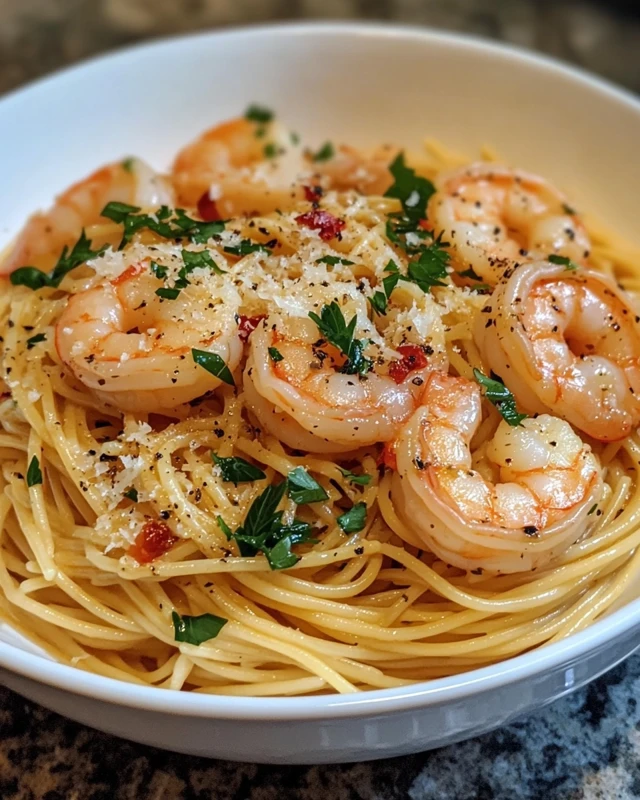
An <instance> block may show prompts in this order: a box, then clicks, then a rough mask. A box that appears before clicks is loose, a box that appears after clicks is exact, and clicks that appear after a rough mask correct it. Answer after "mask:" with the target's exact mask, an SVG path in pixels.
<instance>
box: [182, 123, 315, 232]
mask: <svg viewBox="0 0 640 800" xmlns="http://www.w3.org/2000/svg"><path fill="white" fill-rule="evenodd" d="M267 154H268V155H267ZM303 168H304V159H303V156H302V149H301V148H300V147H299V146H298V145H296V144H294V142H293V141H292V140H291V136H290V134H289V133H288V131H287V130H286V129H285V128H284V127H283V126H282V125H280V124H279V123H277V122H269V123H266V124H264V125H262V124H260V123H257V122H253V121H251V120H248V119H244V118H238V119H232V120H229V121H228V122H223V123H221V124H220V125H216V126H214V127H213V128H210V129H209V130H207V131H205V132H204V133H203V134H202V135H201V136H200V137H198V138H197V139H196V140H195V141H194V142H192V143H191V144H189V145H187V146H186V147H185V148H184V149H183V150H181V151H180V152H179V153H178V155H177V157H176V159H175V161H174V164H173V169H172V172H171V176H172V180H173V184H174V186H175V190H176V195H177V199H178V203H180V204H182V205H186V206H190V207H193V206H195V205H197V203H198V201H199V200H200V199H201V198H202V197H203V196H209V197H210V198H211V199H212V200H214V201H215V203H216V206H217V209H218V211H219V213H220V215H221V216H222V217H224V218H226V217H232V216H238V215H240V214H247V215H251V214H265V213H269V212H270V211H274V210H275V209H276V208H287V207H288V206H290V205H291V203H292V202H295V201H296V200H299V199H301V198H302V196H303V193H302V184H301V182H300V180H299V175H300V174H301V173H302V172H303V171H304V169H303Z"/></svg>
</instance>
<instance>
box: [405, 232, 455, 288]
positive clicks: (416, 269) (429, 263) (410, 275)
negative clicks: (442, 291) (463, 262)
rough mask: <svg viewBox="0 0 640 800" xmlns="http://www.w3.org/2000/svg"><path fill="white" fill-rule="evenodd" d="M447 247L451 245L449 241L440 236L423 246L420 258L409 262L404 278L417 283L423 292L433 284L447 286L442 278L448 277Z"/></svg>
mask: <svg viewBox="0 0 640 800" xmlns="http://www.w3.org/2000/svg"><path fill="white" fill-rule="evenodd" d="M446 247H449V245H448V243H447V242H442V241H441V240H440V238H438V239H436V240H435V241H433V242H432V243H431V244H430V245H426V246H425V247H423V248H422V249H421V251H420V255H419V256H418V258H417V259H416V260H415V261H410V262H409V266H408V267H407V277H406V278H403V280H409V281H411V282H412V283H415V284H417V285H418V286H419V287H420V288H421V289H422V291H423V292H429V290H430V289H431V287H432V286H445V284H444V283H443V282H442V278H446V277H447V265H448V264H449V253H447V251H446V250H445V249H444V248H446Z"/></svg>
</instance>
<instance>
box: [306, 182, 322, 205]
mask: <svg viewBox="0 0 640 800" xmlns="http://www.w3.org/2000/svg"><path fill="white" fill-rule="evenodd" d="M302 188H303V189H304V196H305V198H306V199H307V200H308V201H309V202H310V203H317V202H318V201H319V200H320V198H321V197H322V186H303V187H302Z"/></svg>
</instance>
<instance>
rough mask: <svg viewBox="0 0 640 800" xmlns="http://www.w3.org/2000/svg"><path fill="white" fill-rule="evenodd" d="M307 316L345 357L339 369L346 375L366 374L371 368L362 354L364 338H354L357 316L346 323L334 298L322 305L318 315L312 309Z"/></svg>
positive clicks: (369, 362)
mask: <svg viewBox="0 0 640 800" xmlns="http://www.w3.org/2000/svg"><path fill="white" fill-rule="evenodd" d="M309 317H310V318H311V319H312V320H313V321H314V322H315V323H316V325H317V326H318V329H319V330H320V333H321V334H322V335H323V336H324V337H325V339H326V340H327V341H328V342H329V343H330V344H332V345H334V346H335V347H337V348H338V350H340V352H341V353H342V354H343V355H344V356H345V357H346V359H347V361H346V364H345V365H344V366H343V367H342V369H341V370H340V371H341V372H344V373H345V374H347V375H366V374H367V372H369V370H370V369H371V361H369V359H367V358H365V357H364V355H363V352H364V348H365V344H366V340H365V341H360V340H359V339H354V338H353V334H354V333H355V330H356V322H357V317H356V315H355V314H354V316H353V317H352V319H351V322H349V324H348V325H347V323H346V320H345V318H344V315H343V313H342V310H341V309H340V306H339V305H338V304H337V303H336V302H335V300H334V301H333V302H332V303H331V304H330V305H328V306H323V307H322V311H321V312H320V316H318V315H317V314H315V313H314V312H313V311H310V312H309Z"/></svg>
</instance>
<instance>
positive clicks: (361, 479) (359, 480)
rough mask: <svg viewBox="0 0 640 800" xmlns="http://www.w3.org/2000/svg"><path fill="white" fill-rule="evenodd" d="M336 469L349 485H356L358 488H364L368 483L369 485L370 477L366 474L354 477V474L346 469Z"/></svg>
mask: <svg viewBox="0 0 640 800" xmlns="http://www.w3.org/2000/svg"><path fill="white" fill-rule="evenodd" d="M338 469H339V470H340V472H341V473H342V474H343V476H344V477H345V478H346V479H347V480H348V481H349V483H356V484H358V486H366V485H367V484H368V483H371V475H367V474H366V473H365V474H363V475H356V474H355V472H351V471H350V470H348V469H342V467H338Z"/></svg>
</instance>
